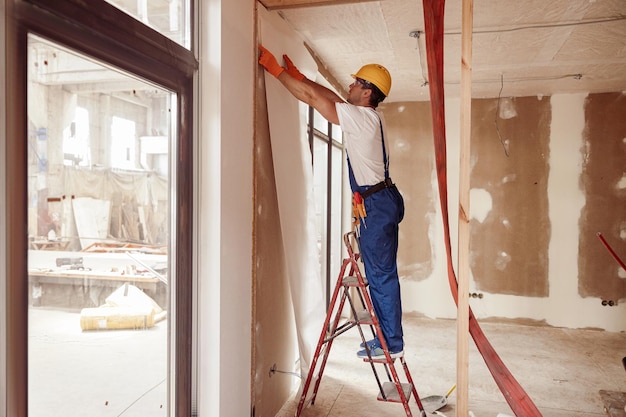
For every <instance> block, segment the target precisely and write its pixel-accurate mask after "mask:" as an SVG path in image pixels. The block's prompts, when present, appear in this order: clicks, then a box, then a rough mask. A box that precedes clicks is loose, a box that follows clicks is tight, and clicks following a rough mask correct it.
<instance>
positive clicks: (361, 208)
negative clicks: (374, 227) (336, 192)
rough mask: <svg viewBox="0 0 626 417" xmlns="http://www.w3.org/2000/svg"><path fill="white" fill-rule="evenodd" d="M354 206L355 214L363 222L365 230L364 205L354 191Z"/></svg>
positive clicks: (365, 214) (358, 194) (357, 193)
mask: <svg viewBox="0 0 626 417" xmlns="http://www.w3.org/2000/svg"><path fill="white" fill-rule="evenodd" d="M354 205H355V206H356V210H357V214H358V215H359V217H360V218H361V220H362V221H363V226H365V228H367V224H365V218H366V217H367V212H366V211H365V203H364V202H363V198H362V197H361V193H359V192H358V191H355V193H354Z"/></svg>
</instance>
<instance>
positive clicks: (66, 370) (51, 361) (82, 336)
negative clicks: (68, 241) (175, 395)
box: [28, 308, 168, 417]
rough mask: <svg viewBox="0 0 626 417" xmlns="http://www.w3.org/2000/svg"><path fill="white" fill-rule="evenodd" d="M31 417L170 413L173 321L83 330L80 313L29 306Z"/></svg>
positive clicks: (139, 416)
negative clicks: (138, 327)
mask: <svg viewBox="0 0 626 417" xmlns="http://www.w3.org/2000/svg"><path fill="white" fill-rule="evenodd" d="M28 318H29V329H28V330H29V339H28V343H29V347H28V353H29V370H28V372H29V381H28V384H29V386H28V416H29V417H73V416H89V417H147V416H150V417H166V416H167V415H168V414H167V413H168V398H167V320H163V321H161V322H159V323H156V324H155V326H154V327H152V328H149V329H145V330H101V331H82V330H81V327H80V313H79V312H72V311H63V310H54V309H47V308H30V309H29V317H28Z"/></svg>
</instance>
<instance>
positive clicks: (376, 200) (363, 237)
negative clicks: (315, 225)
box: [348, 125, 404, 353]
mask: <svg viewBox="0 0 626 417" xmlns="http://www.w3.org/2000/svg"><path fill="white" fill-rule="evenodd" d="M381 132H382V125H381ZM383 158H384V163H385V178H389V167H388V165H389V161H388V159H387V155H386V151H385V146H384V136H383ZM348 172H349V177H350V188H351V189H352V192H357V191H358V192H359V193H361V195H362V194H363V192H365V190H367V189H368V188H370V187H371V185H365V186H360V185H358V184H357V182H356V180H355V178H354V173H353V172H352V166H351V164H350V158H349V157H348ZM364 204H365V212H366V213H367V216H366V218H365V222H364V223H363V222H362V223H361V226H360V238H359V243H360V244H359V246H360V250H361V258H362V260H363V264H364V265H365V276H366V277H367V280H368V281H369V287H370V296H371V299H372V304H373V305H374V311H375V313H376V317H378V321H379V322H380V325H381V329H382V332H383V335H384V337H385V341H386V342H387V348H388V349H389V351H390V352H392V353H397V352H400V351H401V350H403V349H404V342H403V332H402V303H401V300H400V282H399V279H398V267H397V264H396V258H397V253H398V224H399V223H400V222H401V221H402V218H403V217H404V200H403V198H402V195H401V194H400V192H399V191H398V189H397V188H396V187H395V185H394V186H392V187H389V188H383V189H382V190H380V191H377V192H375V193H374V194H371V195H369V196H368V197H366V198H364Z"/></svg>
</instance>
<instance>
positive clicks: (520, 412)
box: [423, 0, 541, 417]
mask: <svg viewBox="0 0 626 417" xmlns="http://www.w3.org/2000/svg"><path fill="white" fill-rule="evenodd" d="M423 3H424V22H425V34H426V55H427V60H428V78H429V80H428V85H429V88H430V103H431V110H432V117H433V136H434V140H435V160H436V167H437V180H438V183H439V200H440V204H441V211H442V218H443V229H444V239H445V245H446V253H447V258H448V281H449V283H450V290H451V292H452V296H453V297H454V302H455V303H457V304H458V283H457V279H456V275H455V273H454V267H453V263H452V248H451V245H450V226H449V224H448V220H447V219H448V189H447V175H446V170H447V168H446V129H445V112H444V90H443V87H444V85H443V15H444V5H445V1H444V0H423ZM469 331H470V334H471V335H472V338H473V339H474V343H475V344H476V347H477V348H478V351H479V352H480V354H481V355H482V357H483V359H484V361H485V363H486V364H487V368H489V371H490V372H491V375H493V378H494V380H495V382H496V384H497V385H498V387H499V388H500V391H501V392H502V394H503V395H504V398H505V399H506V401H507V403H508V404H509V406H510V407H511V410H512V411H513V412H514V413H515V415H516V416H518V417H541V413H540V412H539V410H538V409H537V407H536V406H535V404H534V403H533V402H532V400H531V399H530V397H529V396H528V395H527V394H526V392H525V391H524V389H523V388H522V387H521V385H520V384H519V383H518V382H517V380H516V379H515V378H514V377H513V375H512V374H511V372H510V371H509V370H508V369H507V367H506V365H505V364H504V362H502V359H500V357H499V356H498V353H497V352H496V351H495V349H494V348H493V346H492V345H491V343H489V340H487V337H486V336H485V334H484V333H483V331H482V329H481V328H480V325H479V324H478V321H477V320H476V317H474V313H473V312H472V310H471V308H470V311H469Z"/></svg>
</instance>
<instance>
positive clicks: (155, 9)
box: [105, 0, 191, 49]
mask: <svg viewBox="0 0 626 417" xmlns="http://www.w3.org/2000/svg"><path fill="white" fill-rule="evenodd" d="M105 1H106V2H107V3H110V4H112V5H113V6H115V7H117V8H118V9H120V10H122V11H123V12H125V13H127V14H129V15H130V16H133V17H134V18H135V19H137V20H139V21H140V22H142V23H144V24H145V25H147V26H150V27H151V28H152V29H154V30H156V31H157V32H159V33H162V34H163V35H164V36H167V37H168V38H170V39H171V40H173V41H174V42H176V43H178V44H179V45H182V46H184V47H185V48H187V49H189V48H191V40H190V29H191V28H190V24H189V22H190V10H191V9H190V7H189V0H105Z"/></svg>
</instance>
